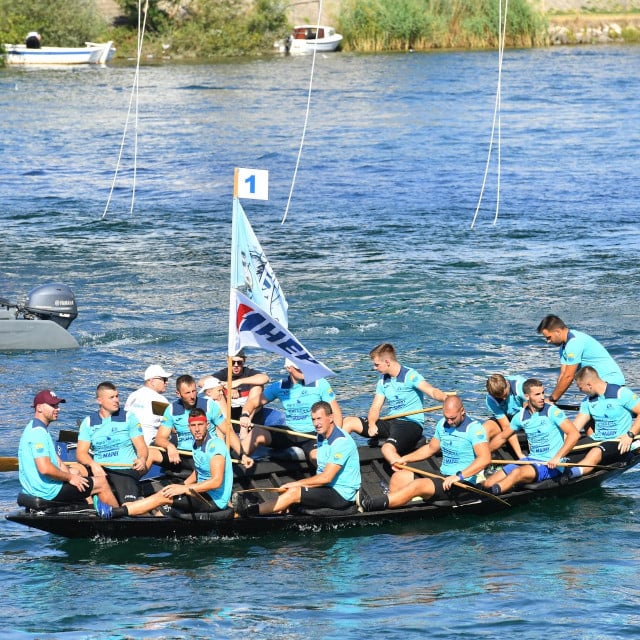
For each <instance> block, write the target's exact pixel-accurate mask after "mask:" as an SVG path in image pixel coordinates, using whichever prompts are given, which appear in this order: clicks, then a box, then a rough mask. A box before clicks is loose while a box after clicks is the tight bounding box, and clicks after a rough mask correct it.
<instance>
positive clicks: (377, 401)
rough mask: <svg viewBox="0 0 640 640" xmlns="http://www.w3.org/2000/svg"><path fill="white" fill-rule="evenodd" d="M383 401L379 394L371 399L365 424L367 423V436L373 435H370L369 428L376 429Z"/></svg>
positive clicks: (383, 398)
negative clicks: (374, 427) (373, 427)
mask: <svg viewBox="0 0 640 640" xmlns="http://www.w3.org/2000/svg"><path fill="white" fill-rule="evenodd" d="M384 401H385V397H384V396H383V395H382V394H380V393H376V395H375V396H374V397H373V402H372V403H371V406H370V407H369V413H368V414H367V422H368V423H369V434H370V435H374V434H372V433H371V427H372V426H374V425H375V426H376V429H377V424H376V423H377V422H378V418H379V417H380V412H381V411H382V405H383V404H384Z"/></svg>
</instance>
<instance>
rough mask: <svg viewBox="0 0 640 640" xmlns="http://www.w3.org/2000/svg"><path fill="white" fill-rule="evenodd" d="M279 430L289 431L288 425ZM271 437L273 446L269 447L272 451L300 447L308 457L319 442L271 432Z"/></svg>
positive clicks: (280, 427)
mask: <svg viewBox="0 0 640 640" xmlns="http://www.w3.org/2000/svg"><path fill="white" fill-rule="evenodd" d="M278 428H279V429H288V428H289V427H287V426H286V425H283V426H278ZM269 435H270V436H271V444H270V445H268V446H270V447H271V448H272V449H288V448H289V447H299V448H300V449H302V450H303V451H304V453H305V455H306V456H307V457H309V453H310V452H311V451H312V450H313V449H315V448H316V447H317V446H318V441H317V440H316V439H315V438H314V439H311V438H304V437H301V436H292V435H289V434H288V433H280V432H279V431H269Z"/></svg>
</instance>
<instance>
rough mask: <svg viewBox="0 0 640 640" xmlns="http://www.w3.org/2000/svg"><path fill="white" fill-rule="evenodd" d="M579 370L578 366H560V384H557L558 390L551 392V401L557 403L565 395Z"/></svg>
mask: <svg viewBox="0 0 640 640" xmlns="http://www.w3.org/2000/svg"><path fill="white" fill-rule="evenodd" d="M577 370H578V365H577V364H563V365H561V366H560V375H559V376H558V382H556V388H555V389H554V390H553V391H552V392H551V395H550V396H549V399H551V398H553V401H554V402H557V401H558V400H559V399H560V398H561V397H562V396H563V395H564V393H565V392H566V391H567V389H568V388H569V387H570V386H571V383H572V382H573V379H574V377H575V375H576V371H577Z"/></svg>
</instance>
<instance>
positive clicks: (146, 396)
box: [124, 364, 171, 444]
mask: <svg viewBox="0 0 640 640" xmlns="http://www.w3.org/2000/svg"><path fill="white" fill-rule="evenodd" d="M170 377H171V373H170V372H169V371H165V370H164V369H163V368H162V367H161V366H160V365H159V364H152V365H150V366H148V367H147V368H146V370H145V372H144V385H143V386H141V387H140V388H139V389H137V390H136V391H134V392H133V393H132V394H130V395H129V397H128V398H127V401H126V403H125V405H124V409H125V411H131V412H132V413H133V414H135V416H136V418H138V420H139V422H140V425H141V426H142V432H143V434H144V441H145V442H146V443H147V444H151V443H152V442H153V440H154V438H155V437H156V433H157V432H158V427H159V426H160V421H161V420H162V415H156V414H154V413H153V403H154V402H161V403H163V404H167V405H168V404H169V401H168V400H167V399H166V398H165V397H164V396H163V395H162V394H163V393H164V392H165V391H166V389H167V382H168V380H169V378H170Z"/></svg>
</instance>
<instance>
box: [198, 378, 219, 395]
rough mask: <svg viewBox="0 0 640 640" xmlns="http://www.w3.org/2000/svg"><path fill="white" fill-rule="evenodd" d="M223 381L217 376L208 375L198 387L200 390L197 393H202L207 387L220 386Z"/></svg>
mask: <svg viewBox="0 0 640 640" xmlns="http://www.w3.org/2000/svg"><path fill="white" fill-rule="evenodd" d="M223 384H224V383H223V382H221V381H220V380H218V378H214V377H213V376H208V377H207V378H205V379H204V382H203V383H202V387H200V391H199V392H198V393H204V392H205V391H208V390H209V389H215V388H216V387H221V386H222V385H223Z"/></svg>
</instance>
